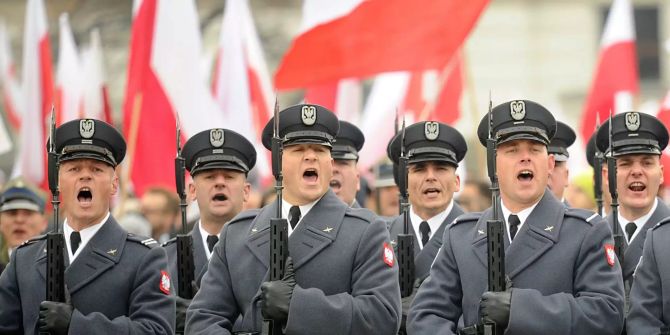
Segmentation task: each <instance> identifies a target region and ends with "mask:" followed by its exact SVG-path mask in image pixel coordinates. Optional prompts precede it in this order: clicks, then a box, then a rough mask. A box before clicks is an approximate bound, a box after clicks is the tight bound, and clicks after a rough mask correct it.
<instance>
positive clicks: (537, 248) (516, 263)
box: [505, 191, 565, 279]
mask: <svg viewBox="0 0 670 335" xmlns="http://www.w3.org/2000/svg"><path fill="white" fill-rule="evenodd" d="M564 213H565V206H564V205H563V204H562V203H561V202H559V201H558V200H556V198H554V196H553V195H552V194H551V192H549V191H545V192H544V196H543V197H542V199H541V200H540V202H539V203H538V204H537V206H536V207H535V208H534V209H533V211H532V212H531V213H530V215H529V216H528V218H527V219H526V222H525V223H524V224H523V226H522V227H521V230H519V233H518V234H517V235H516V237H515V238H514V241H513V242H512V244H510V246H509V247H508V248H507V250H506V254H505V268H506V272H507V275H508V276H509V277H510V278H511V279H513V278H514V276H516V275H517V274H518V273H519V272H521V271H523V270H524V269H525V268H527V267H528V266H529V265H531V264H532V263H533V262H534V261H535V260H536V259H538V258H540V256H542V255H543V254H544V253H545V252H547V250H549V249H550V248H551V247H552V246H554V244H556V242H558V234H559V232H560V231H561V225H562V224H563V215H564ZM552 226H553V227H552ZM550 227H551V229H550Z"/></svg>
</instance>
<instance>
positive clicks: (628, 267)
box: [623, 199, 670, 278]
mask: <svg viewBox="0 0 670 335" xmlns="http://www.w3.org/2000/svg"><path fill="white" fill-rule="evenodd" d="M657 201H658V205H656V210H654V213H653V214H652V215H651V216H650V217H649V219H648V220H647V222H645V224H644V226H643V227H642V228H640V229H642V230H641V231H640V232H639V233H637V236H635V238H634V239H633V242H632V243H631V244H627V245H626V251H625V252H624V258H623V260H624V261H623V262H624V266H623V276H624V278H629V277H630V276H632V275H633V272H634V271H635V267H636V266H637V263H638V261H639V260H640V257H641V256H642V248H643V247H644V240H645V239H646V237H647V230H649V229H650V228H652V227H654V226H655V225H656V224H657V223H658V222H660V221H661V220H663V219H664V218H666V217H668V216H670V208H669V207H668V206H667V205H666V204H665V203H663V200H661V199H657ZM624 235H625V234H624ZM624 241H626V239H625V238H624Z"/></svg>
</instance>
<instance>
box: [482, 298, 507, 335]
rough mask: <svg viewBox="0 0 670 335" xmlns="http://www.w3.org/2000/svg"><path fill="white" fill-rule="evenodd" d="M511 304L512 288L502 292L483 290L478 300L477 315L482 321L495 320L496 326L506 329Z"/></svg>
mask: <svg viewBox="0 0 670 335" xmlns="http://www.w3.org/2000/svg"><path fill="white" fill-rule="evenodd" d="M511 305H512V289H510V290H508V291H503V292H490V291H487V292H484V294H482V299H481V300H480V301H479V316H480V317H481V318H482V320H484V322H495V324H496V326H497V327H500V328H502V329H506V328H507V325H508V324H509V313H510V308H511Z"/></svg>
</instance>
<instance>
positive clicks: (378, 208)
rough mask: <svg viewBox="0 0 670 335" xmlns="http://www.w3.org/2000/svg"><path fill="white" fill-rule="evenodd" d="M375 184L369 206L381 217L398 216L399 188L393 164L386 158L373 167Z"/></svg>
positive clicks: (373, 184)
mask: <svg viewBox="0 0 670 335" xmlns="http://www.w3.org/2000/svg"><path fill="white" fill-rule="evenodd" d="M373 174H374V178H375V179H374V182H373V183H372V186H373V189H372V193H371V194H370V200H368V204H372V205H373V206H372V208H373V209H374V211H375V212H376V213H377V215H379V216H383V217H389V218H390V217H392V216H396V215H398V211H399V210H400V202H399V198H398V196H399V195H400V192H399V191H398V186H397V185H396V184H395V179H393V163H391V161H389V160H388V158H384V159H383V160H382V161H380V162H378V163H377V164H375V166H374V167H373Z"/></svg>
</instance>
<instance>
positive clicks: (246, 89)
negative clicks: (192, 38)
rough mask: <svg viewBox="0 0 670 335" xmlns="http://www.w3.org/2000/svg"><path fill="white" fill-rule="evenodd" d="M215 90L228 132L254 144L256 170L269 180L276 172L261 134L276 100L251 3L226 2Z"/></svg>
mask: <svg viewBox="0 0 670 335" xmlns="http://www.w3.org/2000/svg"><path fill="white" fill-rule="evenodd" d="M212 86H213V87H212V90H213V92H214V96H215V99H216V103H217V105H218V109H219V110H220V112H219V113H220V114H221V115H223V116H224V118H225V120H226V128H228V129H232V130H234V131H236V132H238V133H240V134H242V135H243V136H244V137H246V138H247V139H249V140H250V141H251V142H252V143H253V144H254V147H255V148H256V152H257V157H258V158H257V161H256V167H255V170H256V171H258V174H259V176H260V177H261V178H262V179H265V180H267V179H268V178H269V177H270V176H271V173H272V171H271V169H270V165H269V160H268V156H267V155H266V152H267V150H265V147H263V145H262V144H261V133H262V131H263V128H264V127H265V124H266V123H267V122H268V121H269V120H270V117H271V114H272V113H273V108H274V107H273V106H274V96H273V94H272V86H271V82H270V76H269V74H268V72H267V65H266V63H265V58H264V56H263V50H262V49H261V44H260V40H259V38H258V34H257V32H256V27H255V26H254V21H253V17H252V16H251V11H250V10H249V4H248V1H247V0H236V1H226V7H225V10H224V15H223V21H222V23H221V36H220V38H219V50H218V55H217V59H216V67H215V73H214V80H213V82H212Z"/></svg>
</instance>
